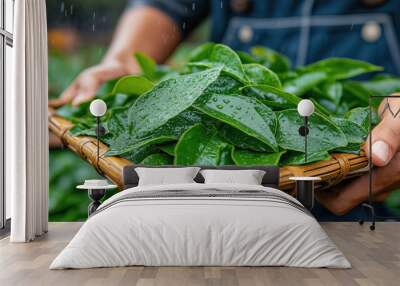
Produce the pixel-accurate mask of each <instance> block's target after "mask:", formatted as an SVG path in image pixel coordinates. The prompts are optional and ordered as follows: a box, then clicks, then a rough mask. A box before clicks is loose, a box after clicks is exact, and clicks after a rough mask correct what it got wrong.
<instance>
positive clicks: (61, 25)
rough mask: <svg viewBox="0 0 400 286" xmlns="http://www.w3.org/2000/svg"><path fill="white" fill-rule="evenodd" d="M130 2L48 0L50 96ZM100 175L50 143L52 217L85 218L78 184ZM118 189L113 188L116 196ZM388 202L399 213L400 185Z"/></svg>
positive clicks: (202, 35)
mask: <svg viewBox="0 0 400 286" xmlns="http://www.w3.org/2000/svg"><path fill="white" fill-rule="evenodd" d="M125 5H126V1H125V0H115V1H108V0H85V1H81V0H48V1H47V14H48V28H49V97H50V98H55V97H58V96H59V95H60V94H61V93H62V92H63V90H64V89H65V88H67V87H68V85H69V84H70V83H71V82H72V81H73V79H74V78H75V77H76V76H77V75H78V74H79V72H80V71H82V70H84V69H85V68H87V67H90V66H92V65H94V64H96V63H98V62H99V61H100V60H101V58H102V56H103V55H104V53H105V51H106V49H107V46H108V43H109V42H110V40H111V35H112V31H113V30H114V28H115V24H116V22H117V20H118V17H119V15H120V14H121V13H122V11H123V9H124V7H125ZM208 27H209V26H208V23H207V22H206V23H205V24H204V25H202V26H201V27H200V28H199V29H198V30H197V31H196V32H195V33H194V34H193V35H192V36H191V37H190V38H189V39H188V40H187V41H186V42H185V43H184V44H182V45H181V47H180V48H179V50H178V51H177V52H176V53H175V54H174V56H173V57H172V58H171V60H170V63H171V64H172V65H179V64H180V62H182V60H181V59H182V58H185V55H186V54H187V53H188V52H190V50H191V49H192V48H193V46H195V45H197V44H198V43H200V42H202V41H205V40H206V39H207V34H208ZM96 178H100V175H99V174H97V172H96V170H95V169H94V168H93V167H91V166H90V165H89V164H88V163H86V162H85V161H84V160H83V159H81V158H79V157H78V156H77V155H75V154H74V153H73V152H71V151H69V150H68V149H62V148H50V182H49V183H50V195H49V219H50V221H82V220H85V219H86V218H87V206H88V204H89V198H88V196H87V193H86V192H85V191H78V190H76V186H77V185H79V184H81V183H83V182H84V180H85V179H96ZM112 194H114V192H109V193H108V194H107V196H111V195H112ZM386 205H387V206H388V207H389V208H390V209H391V210H392V211H393V212H394V213H396V214H397V215H400V191H396V192H392V193H391V195H390V196H389V197H388V198H387V200H386Z"/></svg>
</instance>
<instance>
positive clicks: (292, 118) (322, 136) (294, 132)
mask: <svg viewBox="0 0 400 286" xmlns="http://www.w3.org/2000/svg"><path fill="white" fill-rule="evenodd" d="M278 121H279V128H278V132H277V139H278V142H279V146H280V147H281V148H283V149H286V150H293V151H299V152H304V137H302V136H300V134H299V128H300V127H301V126H303V124H304V122H303V118H302V117H301V116H300V115H299V114H298V113H297V110H296V109H288V110H284V111H280V112H278ZM307 139H308V153H309V154H312V153H317V152H324V151H330V150H333V149H335V148H338V147H343V146H347V143H348V142H347V139H346V136H345V135H344V133H343V132H342V130H340V128H339V127H337V126H336V124H335V123H334V122H332V121H331V120H329V119H328V118H326V117H325V116H322V115H320V114H318V113H316V112H315V113H313V114H312V115H311V116H310V117H309V134H308V136H307Z"/></svg>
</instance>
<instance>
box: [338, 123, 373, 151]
mask: <svg viewBox="0 0 400 286" xmlns="http://www.w3.org/2000/svg"><path fill="white" fill-rule="evenodd" d="M332 120H333V121H334V122H335V123H336V124H337V125H338V126H339V128H340V129H342V131H343V133H344V135H346V138H347V142H349V144H351V143H358V146H360V144H361V143H363V142H364V141H365V139H366V138H367V136H368V132H367V131H366V130H365V129H364V128H363V127H361V126H360V125H358V124H357V123H355V122H353V121H350V120H348V119H343V118H332Z"/></svg>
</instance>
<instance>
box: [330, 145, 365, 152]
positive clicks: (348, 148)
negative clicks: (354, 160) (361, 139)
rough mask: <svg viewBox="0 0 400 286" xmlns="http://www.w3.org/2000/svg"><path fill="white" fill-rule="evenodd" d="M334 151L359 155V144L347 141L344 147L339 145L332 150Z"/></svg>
mask: <svg viewBox="0 0 400 286" xmlns="http://www.w3.org/2000/svg"><path fill="white" fill-rule="evenodd" d="M333 151H334V152H335V153H346V154H355V155H360V151H361V144H359V143H349V144H348V145H347V146H346V147H339V148H336V149H335V150H333Z"/></svg>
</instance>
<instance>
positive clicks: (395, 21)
mask: <svg viewBox="0 0 400 286" xmlns="http://www.w3.org/2000/svg"><path fill="white" fill-rule="evenodd" d="M238 2H242V4H241V5H239V4H237V3H238ZM370 2H375V3H377V4H376V5H371V4H370V5H367V4H365V3H370ZM212 3H213V4H212V34H211V38H212V40H213V41H216V42H222V43H224V44H227V45H229V46H231V47H232V48H234V49H238V50H244V51H246V50H248V49H249V48H250V47H252V46H254V45H265V46H268V47H270V48H272V49H275V50H277V51H279V52H281V53H283V54H285V55H287V56H288V57H289V58H290V59H291V61H292V64H293V65H294V66H299V65H305V64H307V63H311V62H314V61H317V60H320V59H324V58H327V57H350V58H354V59H359V60H365V61H368V62H371V63H373V64H376V65H381V66H384V68H385V72H386V73H390V74H395V75H400V49H399V38H400V35H399V33H400V1H379V0H377V1H361V0H353V1H351V0H334V1H328V0H304V1H295V0H279V1H265V0H264V1H257V0H252V1H251V0H231V1H228V0H225V1H212ZM221 7H222V8H221Z"/></svg>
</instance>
